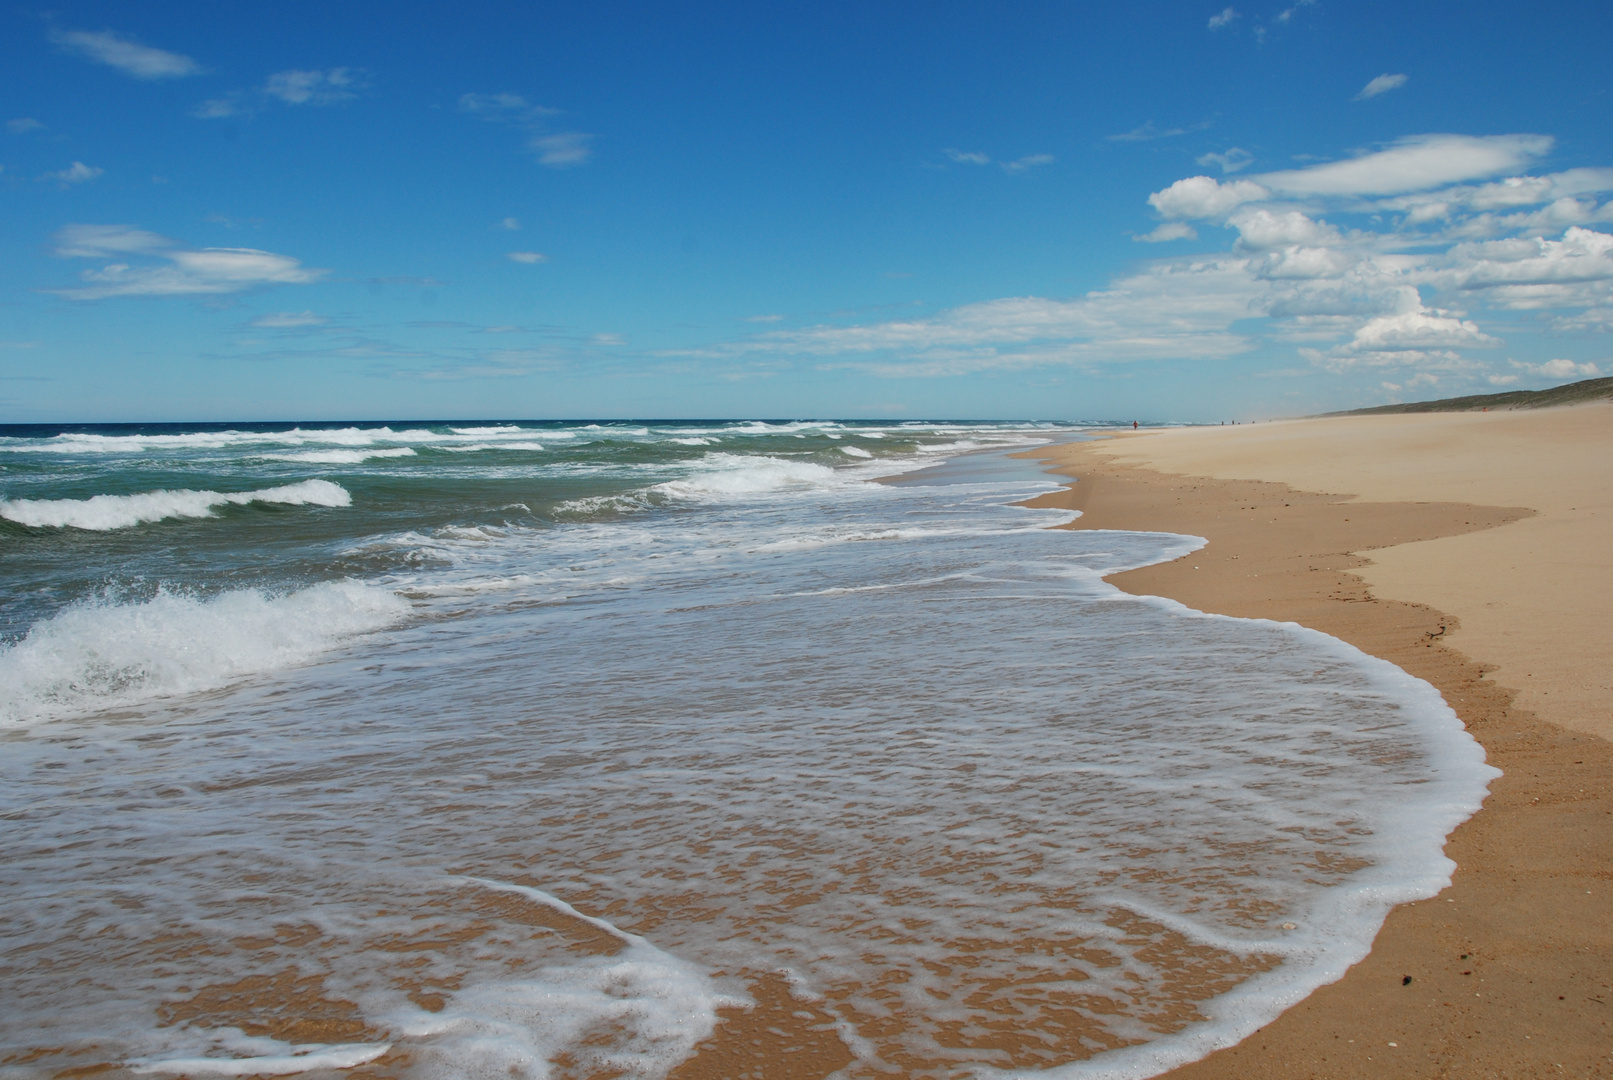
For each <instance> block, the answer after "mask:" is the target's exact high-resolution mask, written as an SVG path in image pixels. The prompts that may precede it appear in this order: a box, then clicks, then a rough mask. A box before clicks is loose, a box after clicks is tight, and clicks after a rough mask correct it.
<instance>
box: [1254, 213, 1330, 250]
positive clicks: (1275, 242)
mask: <svg viewBox="0 0 1613 1080" xmlns="http://www.w3.org/2000/svg"><path fill="white" fill-rule="evenodd" d="M1227 223H1228V224H1229V225H1231V226H1232V227H1233V228H1235V229H1237V230H1238V246H1239V247H1240V248H1245V249H1253V250H1256V251H1264V250H1267V249H1269V248H1277V247H1286V246H1288V245H1294V244H1303V245H1309V246H1326V245H1329V244H1337V243H1340V242H1341V241H1342V240H1343V237H1342V236H1340V235H1339V231H1338V230H1337V229H1335V228H1334V227H1333V226H1331V225H1329V224H1328V223H1327V222H1325V221H1313V220H1311V219H1310V218H1309V217H1306V216H1305V215H1304V214H1302V213H1300V212H1299V211H1298V210H1268V209H1266V208H1265V207H1246V208H1244V209H1242V210H1239V211H1238V212H1237V213H1235V214H1233V215H1232V216H1231V217H1230V218H1228V219H1227Z"/></svg>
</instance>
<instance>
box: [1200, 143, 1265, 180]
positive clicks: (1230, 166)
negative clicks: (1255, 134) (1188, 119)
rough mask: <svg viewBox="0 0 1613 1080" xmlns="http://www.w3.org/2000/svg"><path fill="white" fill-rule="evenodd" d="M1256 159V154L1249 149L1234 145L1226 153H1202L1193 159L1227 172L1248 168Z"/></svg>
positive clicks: (1224, 172)
mask: <svg viewBox="0 0 1613 1080" xmlns="http://www.w3.org/2000/svg"><path fill="white" fill-rule="evenodd" d="M1254 159H1255V158H1254V155H1253V154H1251V153H1249V151H1247V150H1242V149H1240V148H1238V147H1236V146H1234V147H1233V148H1232V149H1230V150H1228V151H1227V152H1226V153H1224V154H1200V155H1199V156H1198V157H1196V158H1194V159H1193V160H1194V161H1196V162H1197V163H1198V164H1200V165H1215V166H1218V167H1219V168H1220V169H1221V172H1222V173H1223V174H1226V173H1235V172H1239V171H1241V170H1243V169H1247V168H1248V167H1249V164H1250V162H1252V161H1254Z"/></svg>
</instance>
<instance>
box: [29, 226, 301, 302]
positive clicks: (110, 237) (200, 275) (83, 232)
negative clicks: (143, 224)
mask: <svg viewBox="0 0 1613 1080" xmlns="http://www.w3.org/2000/svg"><path fill="white" fill-rule="evenodd" d="M56 242H57V246H56V252H57V254H58V255H62V256H65V257H68V258H105V257H108V256H114V257H115V256H120V255H121V256H127V255H142V256H146V257H148V258H159V259H164V260H167V265H164V264H162V263H150V262H148V263H146V264H145V265H140V266H132V265H130V264H129V263H124V262H117V263H108V264H107V265H105V266H103V267H101V268H100V269H98V270H85V271H83V272H82V273H81V274H80V275H79V277H80V278H81V279H82V280H83V281H84V282H85V284H84V285H83V286H80V287H78V288H72V289H53V290H50V291H52V292H54V293H56V294H57V295H58V296H65V297H68V298H69V299H73V300H100V299H104V298H106V297H110V296H185V295H195V294H206V293H229V292H239V291H241V290H242V289H248V288H252V287H254V286H259V285H306V284H308V283H310V282H313V281H317V280H318V279H319V278H321V277H323V276H324V275H325V274H326V273H327V271H324V270H313V269H309V268H307V267H305V266H303V265H302V263H301V262H300V261H299V260H297V259H294V258H292V257H291V256H289V255H277V254H275V253H274V252H270V251H259V250H257V249H255V248H199V249H190V248H182V247H178V246H176V245H175V244H174V242H173V241H172V240H169V239H167V238H166V237H162V236H158V235H157V234H156V233H151V232H147V231H145V230H144V229H136V228H132V227H130V226H127V225H69V226H67V227H66V228H64V229H62V230H61V232H59V233H57V235H56Z"/></svg>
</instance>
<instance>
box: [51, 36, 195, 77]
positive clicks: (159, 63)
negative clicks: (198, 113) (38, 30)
mask: <svg viewBox="0 0 1613 1080" xmlns="http://www.w3.org/2000/svg"><path fill="white" fill-rule="evenodd" d="M50 40H51V41H52V42H54V43H55V44H56V45H58V46H60V47H61V48H62V49H64V50H66V51H67V52H70V53H73V54H74V55H77V56H82V57H84V58H85V59H86V60H93V61H95V62H96V63H98V64H105V65H106V66H107V67H111V68H116V69H117V70H119V71H121V72H123V73H124V74H125V75H132V76H133V77H134V78H136V79H180V78H184V77H185V76H187V75H199V74H201V71H202V66H201V65H200V64H198V63H197V62H196V61H194V60H192V59H191V58H190V57H188V56H183V55H181V54H179V53H173V52H168V51H167V50H165V49H154V48H152V47H151V46H149V45H141V44H139V43H138V42H135V41H131V40H130V39H128V38H126V37H123V36H122V35H120V34H115V33H113V32H112V31H110V30H102V31H99V32H95V33H92V32H90V31H87V30H53V31H51V34H50Z"/></svg>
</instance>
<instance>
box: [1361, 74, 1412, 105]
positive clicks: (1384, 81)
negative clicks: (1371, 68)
mask: <svg viewBox="0 0 1613 1080" xmlns="http://www.w3.org/2000/svg"><path fill="white" fill-rule="evenodd" d="M1409 79H1410V76H1408V75H1388V74H1385V75H1379V76H1378V77H1377V78H1376V79H1373V80H1372V81H1371V82H1369V83H1367V84H1366V85H1365V86H1363V87H1362V88H1361V92H1360V93H1359V94H1357V95H1355V100H1356V101H1365V100H1366V99H1367V98H1375V97H1377V96H1378V95H1379V94H1387V93H1388V92H1389V91H1391V90H1399V89H1400V88H1401V87H1402V86H1405V85H1406V83H1407V82H1408V81H1409Z"/></svg>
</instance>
